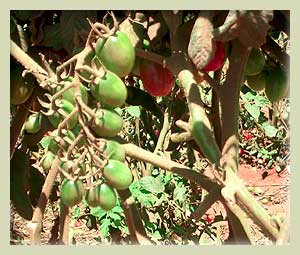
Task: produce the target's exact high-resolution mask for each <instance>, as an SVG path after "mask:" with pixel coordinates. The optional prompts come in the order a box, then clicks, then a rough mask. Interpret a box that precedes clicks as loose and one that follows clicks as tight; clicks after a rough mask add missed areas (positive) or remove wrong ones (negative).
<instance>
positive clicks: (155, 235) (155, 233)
mask: <svg viewBox="0 0 300 255" xmlns="http://www.w3.org/2000/svg"><path fill="white" fill-rule="evenodd" d="M152 239H154V240H160V239H162V236H161V234H160V233H159V231H158V230H156V231H155V232H154V233H153V235H152Z"/></svg>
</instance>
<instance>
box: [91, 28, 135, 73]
mask: <svg viewBox="0 0 300 255" xmlns="http://www.w3.org/2000/svg"><path fill="white" fill-rule="evenodd" d="M96 54H97V56H98V57H99V59H100V60H101V62H102V63H103V64H104V66H105V67H106V68H107V69H108V70H110V71H112V72H113V73H115V74H116V75H118V76H119V77H124V76H126V75H128V74H129V73H130V71H131V69H132V67H133V65H134V59H135V54H134V48H133V46H132V44H131V42H130V40H129V38H128V36H127V35H126V34H125V33H123V32H121V31H117V32H116V33H115V34H114V35H111V36H110V37H108V38H107V39H102V38H99V39H98V41H97V44H96Z"/></svg>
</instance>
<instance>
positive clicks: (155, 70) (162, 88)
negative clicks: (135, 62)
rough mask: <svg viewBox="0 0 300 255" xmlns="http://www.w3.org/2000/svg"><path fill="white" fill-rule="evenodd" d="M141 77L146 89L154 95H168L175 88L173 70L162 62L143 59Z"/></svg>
mask: <svg viewBox="0 0 300 255" xmlns="http://www.w3.org/2000/svg"><path fill="white" fill-rule="evenodd" d="M140 77H141V80H142V82H143V85H144V88H145V90H146V91H147V92H148V93H149V94H150V95H152V96H166V95H168V94H169V93H170V92H171V90H172V88H173V84H174V79H173V74H172V72H171V71H170V70H169V69H167V68H164V67H163V66H162V65H160V64H157V63H154V62H149V61H141V64H140Z"/></svg>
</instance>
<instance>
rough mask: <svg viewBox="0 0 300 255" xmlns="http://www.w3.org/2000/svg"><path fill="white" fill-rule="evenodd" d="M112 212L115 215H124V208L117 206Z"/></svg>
mask: <svg viewBox="0 0 300 255" xmlns="http://www.w3.org/2000/svg"><path fill="white" fill-rule="evenodd" d="M111 211H112V212H115V213H122V212H124V210H123V208H122V207H121V206H115V207H114V208H113V209H112V210H111Z"/></svg>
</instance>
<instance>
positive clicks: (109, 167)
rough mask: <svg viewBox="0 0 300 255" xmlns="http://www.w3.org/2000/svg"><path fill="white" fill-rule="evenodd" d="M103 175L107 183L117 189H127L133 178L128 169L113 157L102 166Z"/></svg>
mask: <svg viewBox="0 0 300 255" xmlns="http://www.w3.org/2000/svg"><path fill="white" fill-rule="evenodd" d="M103 176H104V178H105V180H106V182H107V184H108V185H110V186H111V187H113V188H115V189H118V190H124V189H127V188H128V187H129V186H130V184H131V183H132V180H133V176H132V174H131V171H130V169H129V168H128V167H127V166H126V165H125V164H124V163H122V162H120V161H118V160H114V159H110V160H109V161H108V163H107V164H106V166H105V167H104V169H103Z"/></svg>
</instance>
